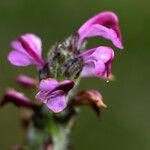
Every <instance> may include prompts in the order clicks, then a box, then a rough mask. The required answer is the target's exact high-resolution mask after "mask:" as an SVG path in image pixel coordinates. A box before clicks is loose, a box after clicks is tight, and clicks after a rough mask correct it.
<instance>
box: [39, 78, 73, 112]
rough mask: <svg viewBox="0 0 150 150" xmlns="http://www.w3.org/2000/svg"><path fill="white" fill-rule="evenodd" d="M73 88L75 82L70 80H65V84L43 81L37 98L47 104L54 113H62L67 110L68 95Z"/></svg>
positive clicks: (49, 80)
mask: <svg viewBox="0 0 150 150" xmlns="http://www.w3.org/2000/svg"><path fill="white" fill-rule="evenodd" d="M73 86H74V82H73V81H70V80H64V81H63V82H57V81H56V80H54V79H47V80H42V81H41V82H40V85H39V92H38V93H37V94H36V98H37V99H40V101H41V102H43V103H45V104H46V105H47V107H48V108H49V109H51V110H52V111H54V112H60V111H62V110H63V109H65V107H66V104H67V101H66V95H67V94H68V92H69V91H70V90H71V89H72V88H73Z"/></svg>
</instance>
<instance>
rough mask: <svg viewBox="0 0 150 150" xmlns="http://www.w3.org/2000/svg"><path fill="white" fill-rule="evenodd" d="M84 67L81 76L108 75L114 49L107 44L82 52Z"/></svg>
mask: <svg viewBox="0 0 150 150" xmlns="http://www.w3.org/2000/svg"><path fill="white" fill-rule="evenodd" d="M80 57H82V58H83V62H84V67H83V70H82V72H81V76H82V77H88V76H96V77H97V76H100V77H106V76H107V77H108V76H109V75H110V73H111V64H112V61H113V59H114V51H113V50H112V49H111V48H110V47H107V46H100V47H97V48H93V49H90V50H87V51H85V52H82V53H81V55H80Z"/></svg>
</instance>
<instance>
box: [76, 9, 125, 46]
mask: <svg viewBox="0 0 150 150" xmlns="http://www.w3.org/2000/svg"><path fill="white" fill-rule="evenodd" d="M78 34H79V36H80V41H79V44H82V42H83V41H84V40H85V39H86V38H90V37H94V36H101V37H104V38H106V39H109V40H111V41H112V43H113V44H114V45H115V46H116V47H118V48H121V49H122V48H123V46H122V42H121V40H122V36H121V32H120V27H119V21H118V17H117V15H116V14H115V13H113V12H109V11H106V12H101V13H99V14H97V15H96V16H94V17H92V18H91V19H89V20H88V21H87V22H85V23H84V24H83V25H82V26H81V27H80V29H79V30H78Z"/></svg>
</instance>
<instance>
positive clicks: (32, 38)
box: [21, 33, 42, 56]
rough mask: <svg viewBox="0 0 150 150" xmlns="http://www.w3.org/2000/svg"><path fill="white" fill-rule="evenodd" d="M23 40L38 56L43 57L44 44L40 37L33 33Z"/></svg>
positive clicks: (26, 35)
mask: <svg viewBox="0 0 150 150" xmlns="http://www.w3.org/2000/svg"><path fill="white" fill-rule="evenodd" d="M21 38H23V39H24V40H25V41H26V42H27V43H28V44H29V45H30V47H31V49H33V51H34V52H35V53H36V54H38V55H39V56H41V53H42V42H41V39H40V38H39V37H38V36H36V35H34V34H32V33H28V34H25V35H22V36H21Z"/></svg>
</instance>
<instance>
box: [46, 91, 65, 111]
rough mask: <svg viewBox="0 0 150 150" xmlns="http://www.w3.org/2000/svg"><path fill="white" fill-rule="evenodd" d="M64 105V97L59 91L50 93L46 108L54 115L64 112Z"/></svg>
mask: <svg viewBox="0 0 150 150" xmlns="http://www.w3.org/2000/svg"><path fill="white" fill-rule="evenodd" d="M66 105H67V104H66V96H65V95H64V92H63V91H61V90H59V91H55V92H54V93H52V95H51V97H50V98H49V99H48V101H47V107H48V108H49V109H51V110H52V111H54V112H56V113H57V112H61V111H62V110H64V109H65V107H66Z"/></svg>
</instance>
